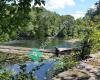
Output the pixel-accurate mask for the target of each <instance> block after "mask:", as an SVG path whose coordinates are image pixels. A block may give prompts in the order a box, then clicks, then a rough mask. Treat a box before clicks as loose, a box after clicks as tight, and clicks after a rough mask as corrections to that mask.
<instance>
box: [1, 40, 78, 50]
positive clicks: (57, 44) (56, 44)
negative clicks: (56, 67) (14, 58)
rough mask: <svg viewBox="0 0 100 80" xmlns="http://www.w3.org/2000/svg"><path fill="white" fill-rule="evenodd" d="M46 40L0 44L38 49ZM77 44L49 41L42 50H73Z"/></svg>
mask: <svg viewBox="0 0 100 80" xmlns="http://www.w3.org/2000/svg"><path fill="white" fill-rule="evenodd" d="M45 41H46V40H13V41H9V42H4V43H1V44H3V45H10V46H17V47H29V48H39V47H40V46H41V45H42V43H45ZM77 46H78V43H77V44H76V43H75V44H73V42H68V40H66V39H53V40H52V39H51V40H50V41H47V46H46V47H44V48H47V49H52V48H54V47H63V48H73V47H77Z"/></svg>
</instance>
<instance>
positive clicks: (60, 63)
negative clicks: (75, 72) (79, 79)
mask: <svg viewBox="0 0 100 80" xmlns="http://www.w3.org/2000/svg"><path fill="white" fill-rule="evenodd" d="M77 55H78V54H77V53H72V54H71V55H69V56H61V57H60V58H57V60H56V63H55V64H54V65H53V67H52V68H51V69H50V70H49V71H48V72H47V77H48V78H49V79H51V78H53V77H54V76H55V75H57V74H58V73H60V72H63V71H65V70H67V69H69V68H72V67H74V66H75V65H76V64H77V63H78V62H77V60H76V56H77Z"/></svg>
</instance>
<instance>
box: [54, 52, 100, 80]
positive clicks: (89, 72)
mask: <svg viewBox="0 0 100 80" xmlns="http://www.w3.org/2000/svg"><path fill="white" fill-rule="evenodd" d="M90 56H91V57H92V58H89V59H86V60H84V61H80V62H79V64H78V65H76V66H75V67H74V68H72V69H69V70H67V71H64V72H62V73H60V74H58V75H57V76H56V77H54V78H53V80H100V52H98V53H97V54H92V55H90Z"/></svg>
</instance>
